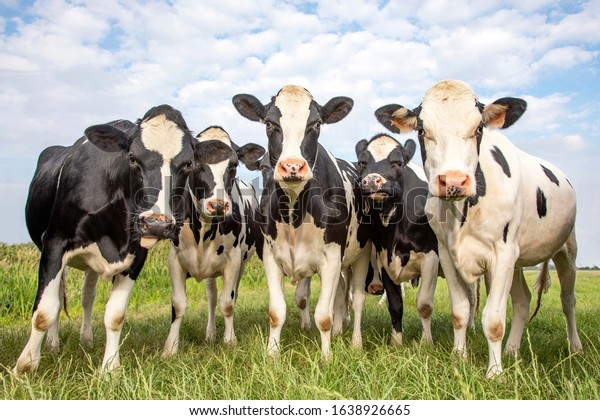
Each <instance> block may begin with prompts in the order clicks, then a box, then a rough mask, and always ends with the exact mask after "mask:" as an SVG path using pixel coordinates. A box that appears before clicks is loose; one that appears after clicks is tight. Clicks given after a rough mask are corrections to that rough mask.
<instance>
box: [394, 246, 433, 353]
mask: <svg viewBox="0 0 600 420" xmlns="http://www.w3.org/2000/svg"><path fill="white" fill-rule="evenodd" d="M439 265H440V262H439V258H438V256H437V254H436V253H435V252H433V251H432V252H429V253H428V254H427V255H426V256H425V258H424V260H423V262H422V264H421V286H420V287H419V293H418V294H417V310H418V311H419V316H420V317H421V324H422V325H423V335H422V336H421V343H424V344H427V345H429V346H433V336H432V335H431V315H432V314H433V299H434V295H435V287H436V285H437V277H438V268H439ZM403 284H404V283H403Z"/></svg>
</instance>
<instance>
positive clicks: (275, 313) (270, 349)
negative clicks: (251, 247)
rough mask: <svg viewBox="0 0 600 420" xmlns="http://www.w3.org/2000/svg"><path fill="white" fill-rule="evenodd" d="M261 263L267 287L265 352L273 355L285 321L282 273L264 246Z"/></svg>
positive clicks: (275, 352)
mask: <svg viewBox="0 0 600 420" xmlns="http://www.w3.org/2000/svg"><path fill="white" fill-rule="evenodd" d="M263 265H264V267H265V277H266V279H267V286H268V288H269V325H270V331H269V343H268V344H267V354H268V355H269V356H275V355H277V354H278V353H279V350H280V343H279V340H280V337H281V329H282V328H283V324H284V323H285V316H286V304H285V295H284V290H283V278H284V274H283V271H282V270H281V268H279V266H278V265H277V262H276V261H275V257H274V256H273V251H272V250H271V248H270V247H268V246H265V248H264V250H263Z"/></svg>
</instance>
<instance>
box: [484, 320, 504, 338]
mask: <svg viewBox="0 0 600 420" xmlns="http://www.w3.org/2000/svg"><path fill="white" fill-rule="evenodd" d="M484 331H485V335H486V337H487V338H488V340H489V341H491V342H492V343H495V342H498V341H502V338H503V337H504V324H503V323H502V321H500V320H498V319H495V320H492V321H491V322H486V325H485V329H484Z"/></svg>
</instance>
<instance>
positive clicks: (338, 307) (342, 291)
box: [332, 274, 351, 337]
mask: <svg viewBox="0 0 600 420" xmlns="http://www.w3.org/2000/svg"><path fill="white" fill-rule="evenodd" d="M350 277H351V276H350V275H349V274H348V280H350ZM346 290H347V287H346V278H345V277H344V276H342V275H341V274H340V280H339V282H338V286H337V290H336V292H335V296H334V299H333V302H334V303H333V330H332V334H333V336H334V337H336V336H338V335H340V334H341V333H342V328H343V326H344V317H345V316H346V308H345V306H346Z"/></svg>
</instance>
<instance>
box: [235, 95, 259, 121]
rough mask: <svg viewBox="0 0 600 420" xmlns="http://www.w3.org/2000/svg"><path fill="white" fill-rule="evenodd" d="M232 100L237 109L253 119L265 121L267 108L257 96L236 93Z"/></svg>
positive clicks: (244, 115)
mask: <svg viewBox="0 0 600 420" xmlns="http://www.w3.org/2000/svg"><path fill="white" fill-rule="evenodd" d="M231 101H232V102H233V106H234V107H235V109H237V111H238V112H239V113H240V114H241V115H242V116H243V117H246V118H248V119H249V120H251V121H260V122H263V121H264V120H265V117H266V116H267V109H266V108H265V106H264V105H263V104H262V103H260V101H259V100H258V99H257V98H256V97H255V96H252V95H248V94H245V93H240V94H238V95H235V96H234V97H233V98H232V99H231Z"/></svg>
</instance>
